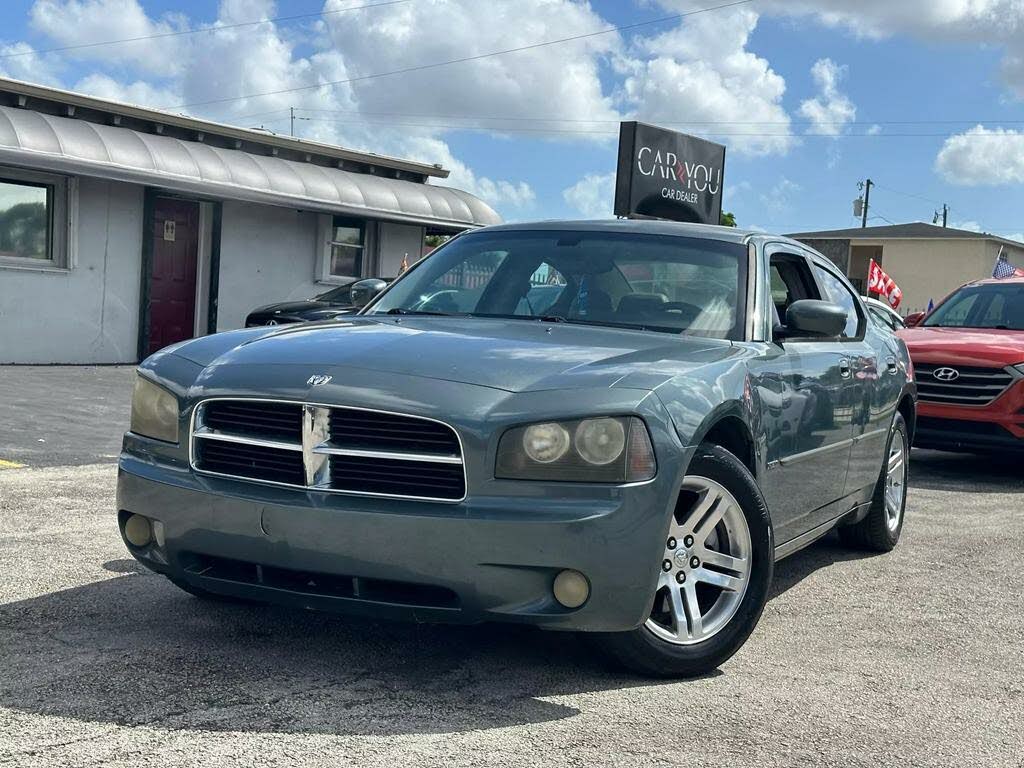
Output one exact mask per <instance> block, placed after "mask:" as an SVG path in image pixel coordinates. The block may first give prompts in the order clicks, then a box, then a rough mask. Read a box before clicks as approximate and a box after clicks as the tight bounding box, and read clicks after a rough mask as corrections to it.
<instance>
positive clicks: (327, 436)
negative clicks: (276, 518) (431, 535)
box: [190, 398, 466, 502]
mask: <svg viewBox="0 0 1024 768" xmlns="http://www.w3.org/2000/svg"><path fill="white" fill-rule="evenodd" d="M190 446H191V459H190V461H191V465H192V468H193V469H194V470H196V471H197V472H201V473H204V474H211V475H218V476H222V477H233V478H241V479H246V480H252V481H256V482H264V483H269V484H273V485H286V486H290V487H296V488H303V489H307V490H312V491H322V492H328V493H348V494H354V495H361V496H386V497H390V498H406V499H421V500H428V501H446V502H458V501H462V500H463V499H464V498H465V495H466V472H465V467H464V466H463V453H462V442H461V440H460V439H459V436H458V433H456V432H455V430H454V429H453V428H452V427H450V426H448V425H447V424H444V423H443V422H440V421H436V420H434V419H430V418H427V417H422V416H407V415H404V414H395V413H387V412H382V411H373V410H368V409H361V408H351V407H345V406H331V405H319V404H308V403H296V402H290V401H278V400H259V399H254V398H251V399H230V398H214V399H211V400H206V401H203V402H201V403H199V404H198V405H197V406H196V408H195V410H194V411H193V417H192V429H191V439H190ZM283 477H284V478H286V479H282V478H283Z"/></svg>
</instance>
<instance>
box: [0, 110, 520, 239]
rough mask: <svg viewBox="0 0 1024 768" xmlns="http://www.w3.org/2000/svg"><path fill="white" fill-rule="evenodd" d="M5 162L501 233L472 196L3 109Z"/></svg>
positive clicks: (1, 154) (0, 156)
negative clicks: (493, 228) (488, 227)
mask: <svg viewBox="0 0 1024 768" xmlns="http://www.w3.org/2000/svg"><path fill="white" fill-rule="evenodd" d="M0 163H5V164H9V165H17V166H21V167H25V168H34V169H38V170H49V171H55V172H59V173H69V174H75V175H82V176H95V177H99V178H104V179H113V180H116V181H126V182H132V183H136V184H145V185H149V186H156V187H160V188H162V189H168V190H173V191H176V192H183V193H186V194H192V195H199V196H202V197H213V198H223V199H230V200H247V201H250V202H254V203H265V204H268V205H281V206H287V207H289V208H301V209H302V210H311V211H323V212H327V213H347V214H352V215H357V216H366V217H369V218H380V219H388V220H392V221H404V222H409V223H415V224H426V225H428V226H436V227H450V228H459V229H462V228H466V227H478V226H486V225H488V224H497V223H500V222H501V218H500V217H499V216H498V214H497V213H496V212H495V211H494V209H493V208H491V207H490V206H489V205H487V203H485V202H483V201H482V200H480V199H478V198H476V197H474V196H473V195H471V194H469V193H468V192H462V191H461V190H458V189H452V188H450V187H441V186H435V185H432V184H420V183H417V182H413V181H402V180H398V179H389V178H384V177H383V176H375V175H371V174H365V173H354V172H352V171H343V170H341V169H339V168H329V167H324V166H321V165H314V164H313V163H301V162H296V161H294V160H285V159H282V158H279V157H271V156H266V155H256V154H253V153H250V152H244V151H242V150H238V149H224V148H221V147H214V146H210V145H207V144H203V143H201V142H199V141H183V140H181V139H177V138H173V137H170V136H161V135H158V134H151V133H143V132H141V131H135V130H132V129H130V128H122V127H118V126H113V125H103V124H100V123H92V122H87V121H85V120H77V119H74V118H69V117H57V116H54V115H47V114H43V113H41V112H35V111H33V110H30V109H18V108H15V107H4V106H0Z"/></svg>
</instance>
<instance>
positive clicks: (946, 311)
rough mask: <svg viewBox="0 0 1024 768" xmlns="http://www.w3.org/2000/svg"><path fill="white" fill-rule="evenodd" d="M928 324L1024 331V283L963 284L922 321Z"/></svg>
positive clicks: (931, 325) (924, 324)
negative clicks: (964, 286)
mask: <svg viewBox="0 0 1024 768" xmlns="http://www.w3.org/2000/svg"><path fill="white" fill-rule="evenodd" d="M922 325H923V326H926V327H929V328H998V329H1005V330H1011V331H1024V284H1022V283H1005V284H1003V285H999V284H997V283H989V284H986V285H972V286H969V287H967V288H961V289H960V290H959V291H957V292H956V293H954V294H953V295H952V296H951V297H950V298H948V299H946V301H944V302H943V303H942V304H941V305H940V306H939V307H938V308H937V309H936V310H935V311H934V312H932V313H931V315H929V316H928V318H927V319H926V320H925V321H924V322H923V323H922Z"/></svg>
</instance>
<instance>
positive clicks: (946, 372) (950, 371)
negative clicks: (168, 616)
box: [932, 368, 960, 381]
mask: <svg viewBox="0 0 1024 768" xmlns="http://www.w3.org/2000/svg"><path fill="white" fill-rule="evenodd" d="M932 376H934V377H935V378H936V379H938V380H939V381H956V380H957V379H959V378H960V371H958V370H957V369H956V368H939V369H938V370H936V371H935V372H934V373H933V374H932Z"/></svg>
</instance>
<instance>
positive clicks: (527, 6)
mask: <svg viewBox="0 0 1024 768" xmlns="http://www.w3.org/2000/svg"><path fill="white" fill-rule="evenodd" d="M346 5H347V2H343V1H342V0H327V2H326V4H325V9H326V10H332V9H337V8H343V7H346ZM324 26H325V28H326V33H327V34H328V35H329V37H330V40H331V42H332V43H333V45H334V47H335V48H336V50H338V51H340V52H341V53H342V54H343V55H344V57H345V61H346V64H347V66H348V68H349V69H350V71H351V73H352V75H353V76H356V77H358V76H360V75H365V74H371V73H378V72H387V71H392V70H398V69H403V68H406V67H412V66H417V65H420V64H423V63H424V62H440V61H446V60H448V59H452V58H463V57H469V56H474V55H478V54H485V53H489V52H492V51H499V50H505V49H509V48H515V47H518V46H523V45H529V44H532V43H536V42H538V41H543V40H550V39H552V38H563V37H571V36H573V35H580V34H587V33H591V32H596V31H599V30H602V29H605V28H607V22H606V21H605V20H604V19H602V18H601V17H600V16H599V15H598V14H597V13H595V12H594V11H593V10H592V9H591V8H590V6H589V4H587V3H577V2H571V1H570V0H515V2H499V3H484V2H480V1H479V0H422V1H420V0H418V1H417V2H413V3H407V4H404V5H401V6H392V7H389V8H388V10H387V12H386V13H385V12H373V11H362V12H359V13H337V14H333V15H330V16H327V17H325V21H324ZM619 45H620V41H619V38H618V36H617V35H614V34H609V35H599V36H596V37H591V38H586V39H583V40H578V41H573V42H569V43H564V44H559V45H552V46H546V47H541V48H534V49H531V50H526V51H519V52H516V53H510V54H505V55H501V56H492V57H489V58H485V59H480V60H478V61H474V62H472V63H462V64H455V65H451V66H445V67H437V68H431V69H426V70H422V71H420V72H410V73H406V74H402V75H400V76H391V77H385V78H376V79H372V80H363V81H358V82H355V83H353V84H352V88H353V91H354V92H355V94H356V96H357V98H358V101H359V104H360V106H361V107H362V109H364V110H365V111H367V112H396V111H397V112H402V113H405V114H411V115H424V116H428V117H420V118H418V119H414V120H413V121H414V122H431V120H430V119H429V116H430V115H440V116H442V117H441V118H440V119H439V120H438V119H434V120H433V122H442V123H445V122H447V123H448V124H458V125H477V126H486V127H500V126H501V125H503V124H504V125H508V124H509V123H508V122H507V121H506V122H505V123H501V122H500V121H498V122H495V121H493V120H492V121H487V120H470V121H467V120H463V119H455V118H451V117H450V118H448V119H447V120H446V119H445V118H444V116H461V115H467V114H469V115H479V116H483V117H513V118H517V117H530V118H537V117H555V118H568V119H577V118H580V117H585V118H587V119H590V120H610V121H615V120H618V118H619V113H618V111H617V110H616V109H615V107H614V105H613V103H612V99H611V97H610V96H608V95H606V94H605V93H604V89H603V88H602V84H601V79H600V71H599V70H600V63H601V58H602V56H605V55H607V54H610V53H612V52H614V51H616V50H617V49H618V48H619ZM410 119H412V118H410ZM561 127H563V128H564V127H566V126H564V125H563V126H561Z"/></svg>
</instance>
